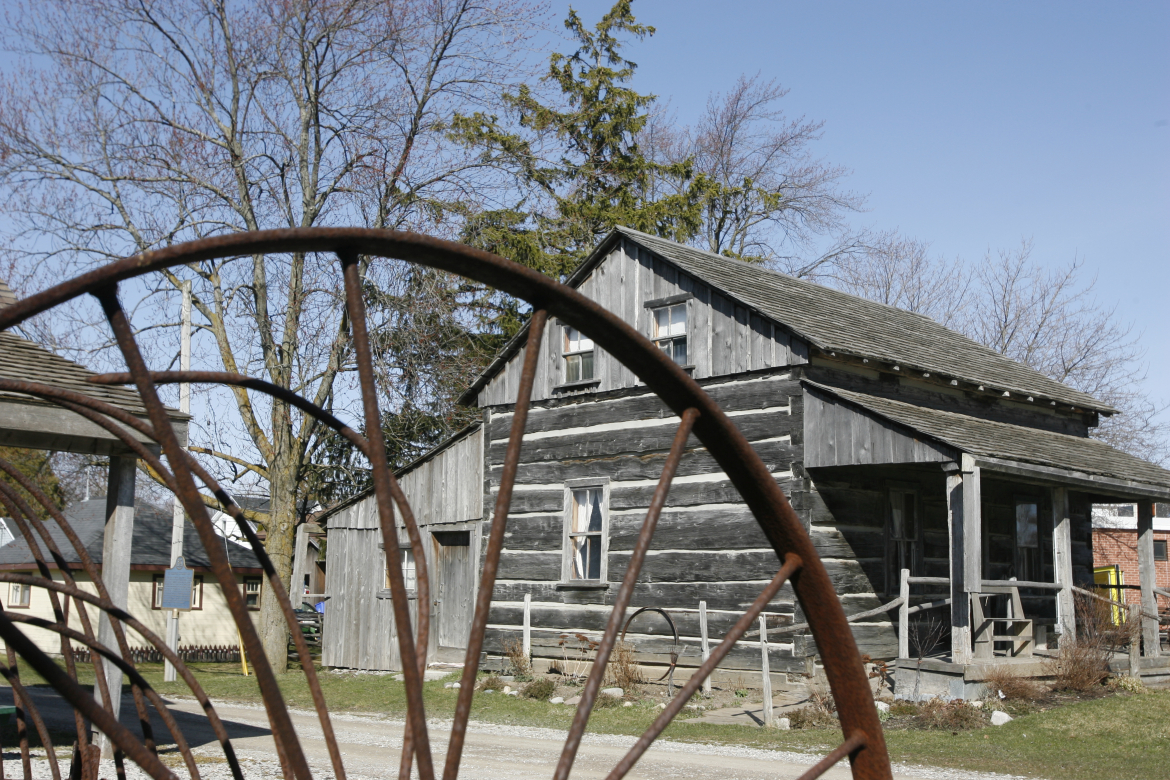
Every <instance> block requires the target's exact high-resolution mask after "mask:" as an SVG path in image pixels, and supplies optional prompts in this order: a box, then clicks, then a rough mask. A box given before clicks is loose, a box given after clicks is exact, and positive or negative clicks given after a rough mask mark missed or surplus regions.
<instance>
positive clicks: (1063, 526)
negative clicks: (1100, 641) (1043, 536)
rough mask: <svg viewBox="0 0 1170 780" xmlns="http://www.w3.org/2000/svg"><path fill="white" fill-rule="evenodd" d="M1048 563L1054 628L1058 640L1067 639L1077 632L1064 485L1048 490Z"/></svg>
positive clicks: (1070, 545)
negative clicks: (1052, 583) (1053, 596)
mask: <svg viewBox="0 0 1170 780" xmlns="http://www.w3.org/2000/svg"><path fill="white" fill-rule="evenodd" d="M1052 562H1053V570H1054V572H1055V575H1056V580H1055V581H1056V584H1057V585H1060V590H1059V591H1057V594H1056V631H1057V633H1058V634H1059V635H1060V641H1062V642H1071V641H1072V640H1073V639H1074V638H1075V637H1076V635H1077V616H1076V606H1075V604H1074V602H1073V591H1072V588H1073V571H1072V518H1070V517H1069V511H1068V488H1062V487H1058V488H1053V489H1052Z"/></svg>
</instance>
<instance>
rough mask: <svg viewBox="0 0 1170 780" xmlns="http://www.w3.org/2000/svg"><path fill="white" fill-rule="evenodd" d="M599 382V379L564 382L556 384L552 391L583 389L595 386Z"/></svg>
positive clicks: (563, 391)
mask: <svg viewBox="0 0 1170 780" xmlns="http://www.w3.org/2000/svg"><path fill="white" fill-rule="evenodd" d="M600 384H601V380H600V379H586V380H585V381H583V382H566V383H565V384H563V385H557V386H556V387H554V388H553V392H554V393H566V392H569V391H570V390H585V389H587V388H590V387H597V386H598V385H600Z"/></svg>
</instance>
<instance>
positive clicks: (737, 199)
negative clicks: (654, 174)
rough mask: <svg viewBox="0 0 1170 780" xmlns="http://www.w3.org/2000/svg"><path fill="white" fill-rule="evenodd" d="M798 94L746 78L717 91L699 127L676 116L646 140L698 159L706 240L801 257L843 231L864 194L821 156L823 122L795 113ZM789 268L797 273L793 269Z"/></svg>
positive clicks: (737, 251) (673, 155)
mask: <svg viewBox="0 0 1170 780" xmlns="http://www.w3.org/2000/svg"><path fill="white" fill-rule="evenodd" d="M786 94H788V90H786V89H784V88H782V87H781V86H780V85H779V84H777V83H776V82H775V81H763V80H761V79H760V77H759V76H758V75H757V76H753V77H751V78H748V77H741V78H740V79H739V80H738V81H737V82H736V84H735V86H734V87H732V88H731V89H730V90H728V91H727V93H726V94H715V95H712V96H711V97H710V98H709V99H708V101H707V105H706V109H705V110H704V112H703V114H702V115H701V116H700V118H699V120H698V122H697V123H696V124H695V125H694V127H690V128H684V129H682V130H673V129H672V128H671V127H670V126H669V125H670V120H669V117H668V115H666V114H663V113H659V114H655V115H654V120H655V121H652V122H650V123H649V124H648V127H647V128H646V130H645V132H644V133H643V136H642V138H641V139H640V140H641V141H642V143H643V144H644V145H645V146H646V147H647V148H649V149H652V150H653V153H654V155H655V156H656V157H657V158H659V159H662V160H666V161H670V162H674V163H679V162H683V161H685V160H688V159H689V160H691V161H692V163H693V166H694V172H695V174H696V175H697V176H700V177H703V179H704V184H705V188H704V190H703V194H702V207H703V226H702V229H701V230H700V232H699V235H698V236H697V237H696V243H697V244H699V245H701V246H703V248H705V249H707V250H709V251H711V252H716V253H719V254H727V255H731V256H734V257H739V258H742V259H746V260H761V261H773V262H776V261H781V262H785V261H786V265H790V264H792V263H796V262H799V261H798V260H797V258H798V257H800V256H802V255H803V254H805V253H806V252H807V250H808V249H809V248H810V247H812V246H813V245H814V244H815V243H816V241H817V240H819V239H822V238H824V237H826V236H834V235H837V234H839V233H841V232H842V231H843V228H844V221H843V219H844V215H845V214H847V213H848V212H850V211H855V210H857V209H859V208H860V207H861V205H862V198H860V197H859V196H857V195H856V194H854V193H851V192H848V191H845V190H842V189H840V184H841V180H842V179H843V178H844V177H845V176H846V175H847V174H848V171H847V170H846V169H844V168H841V167H839V166H833V165H828V164H826V163H824V162H822V161H821V160H818V159H816V158H815V157H814V156H813V154H812V152H811V149H810V147H811V145H812V144H813V143H814V142H815V141H816V140H818V139H819V138H820V137H821V129H822V128H823V126H824V123H822V122H812V121H808V120H806V119H805V118H804V117H800V118H798V119H791V118H789V117H788V116H786V115H785V113H784V111H783V109H782V108H781V107H780V106H779V103H780V101H781V100H782V99H783V97H784V96H785V95H786ZM785 270H790V269H789V268H787V267H785Z"/></svg>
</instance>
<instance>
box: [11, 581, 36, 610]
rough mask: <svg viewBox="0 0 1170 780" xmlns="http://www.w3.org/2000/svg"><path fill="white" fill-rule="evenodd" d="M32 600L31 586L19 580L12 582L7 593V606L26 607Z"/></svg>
mask: <svg viewBox="0 0 1170 780" xmlns="http://www.w3.org/2000/svg"><path fill="white" fill-rule="evenodd" d="M31 600H32V586H31V585H25V584H23V583H20V582H14V583H12V588H11V590H10V591H9V593H8V606H9V607H18V608H24V609H27V608H28V605H29V602H30V601H31Z"/></svg>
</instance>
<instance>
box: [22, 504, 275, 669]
mask: <svg viewBox="0 0 1170 780" xmlns="http://www.w3.org/2000/svg"><path fill="white" fill-rule="evenodd" d="M65 516H66V518H67V519H68V520H69V523H70V525H71V526H72V528H73V530H74V532H76V534H77V536H78V537H79V538H80V540H81V543H82V544H83V545H85V548H86V550H87V551H88V552H89V555H90V557H91V558H93V561H94V563H95V564H97V566H98V567H99V568H100V567H101V564H102V541H103V531H104V527H105V517H106V499H105V498H96V499H92V500H90V501H83V502H80V503H78V504H75V505H73V506H72V507H70V508H69V509H67V510H66V512H65ZM171 522H172V515H171V510H170V508H168V509H167V510H166V511H161V510H159V509H156V508H154V507H151V506H146V505H143V504H139V505H138V506H137V507H135V511H134V536H133V541H132V543H131V552H130V592H129V600H128V603H127V609H128V611H129V612H130V614H132V615H134V617H135V618H137V619H138V620H140V621H142V623H143V624H145V625H146V626H147V627H148V628H149V629H150V630H151V631H153V632H154V633H155V634H157V635H158V636H159V637H165V636H166V625H165V618H166V615H167V614H168V611H167V610H164V609H162V608H161V604H162V590H163V588H162V583H163V574H164V572H165V571H166V570H167V569H168V568H169V566H170V543H171ZM46 527H47V528H48V529H49V532H50V534H51V535H52V536H53V539H54V541H55V542H56V544H57V548H58V549H59V550H61V552H62V554H63V555H64V557H65V559H66V564H67V565H68V566H69V569H70V570H71V571H72V573H73V577H74V579H76V580H77V582H78V584H79V585H80V586H81V587H82V588H84V589H85V590H87V591H89V592H91V593H96V592H97V591H96V588H94V586H93V584H92V581H91V580H90V578H89V577H88V575H86V574H85V572H84V570H83V569H82V567H81V564H80V562H79V559H78V557H77V554H76V552H75V551H74V550H73V547H72V545H71V544H70V543H69V541H68V539H66V537H65V535H64V534H63V533H61V531H60V529H59V528H58V527H57V524H56V523H54V522H51V521H50V522H48V523H46ZM222 542H223V544H224V549H225V550H226V551H227V554H228V559H229V561H230V563H231V565H232V570H233V572H234V573H235V576H236V586H237V587H239V588H240V589H241V591H243V592H244V594H245V597H246V599H247V602H248V605H249V607H250V608H252V610H253V611H254V616H253V617H254V619H255V618H257V617H258V616H259V610H260V599H261V597H262V589H263V571H262V569H261V568H260V562H259V561H258V560H257V559H256V556H255V555H254V554H253V553H252V551H251V550H249V549H247V548H245V547H241V546H240V545H238V544H236V543H234V542H231V541H228V540H226V539H223V540H222ZM183 550H184V557H185V559H186V560H185V562H186V565H187V568H189V569H193V570H194V572H195V591H194V598H193V600H192V603H193V608H192V609H191V611H190V612H185V613H183V616H182V617H181V618H180V621H179V633H180V639H179V647H180V648H185V647H208V646H213V647H217V646H235V645H236V644H237V637H236V624H235V622H234V621H233V620H232V616H231V613H230V612H228V608H227V601H226V599H225V598H224V594H223V590H222V588H221V587H220V584H219V582H218V581H217V580H216V578H215V575H214V574H212V572H211V568H210V562H209V560H208V557H207V553H206V552H205V550H204V548H203V544H202V542H201V541H200V539H199V534H198V533H197V532H196V531H195V529H194V527H193V526H191V525H190V523H188V524H187V527H186V534H185V536H184V539H183ZM45 558H46V560H49V561H51V560H52V558H51V556H48V555H46V556H45ZM50 568H51V569H52V570H53V579H54V580H57V581H62V579H63V578H62V576H61V572H60V570H59V569H58V567H57V565H56V564H55V563H50ZM0 570H4V571H21V572H23V571H27V572H28V573H29V574H35V573H36V563H35V561H34V559H33V556H32V553H31V552H30V551H29V547H28V543H27V542H26V541H25V540H24V539H23V538H22V537H21V536H20V535H19V534H17V537H16V539H15V540H14V541H12V542H10V543H8V544H6V545H4V546H3V547H0ZM0 599H2V600H3V603H4V609H6V610H10V611H12V612H24V611H27V614H30V615H35V616H37V617H40V618H44V619H46V620H49V621H52V620H53V619H54V618H53V608H52V604H51V602H50V600H49V594H48V592H47V591H45V590H44V589H43V588H30V587H28V586H26V585H19V584H16V583H0ZM76 609H77V607H76V606H71V607H70V613H71V617H70V620H69V625H70V626H72V627H74V628H76V629H77V630H79V631H80V630H81V621H80V620H78V619H77V617H76V612H75V610H76ZM88 610H89V615H90V619H91V621H92V624H93V626H94V629H95V631H96V627H97V617H98V614H97V613H98V610H97V609H96V608H95V607H92V606H91V607H88ZM21 630H22V631H24V632H25V634H26V635H27V636H28V637H29V638H30V639H32V640H33V641H34V642H36V644H37V646H38V647H39V648H40V649H41V650H43V651H45V652H46V653H50V654H59V653H60V652H61V642H60V639H59V637H58V636H57V635H56V634H53V633H52V632H50V631H47V630H45V629H39V628H34V627H32V626H29V625H22V626H21ZM126 639H127V641H128V642H129V643H130V646H131V647H148V646H149V643H148V642H147V641H146V640H144V639H143V638H142V637H140V636H139V635H138V634H137V633H135V632H134V631H127V636H126Z"/></svg>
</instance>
